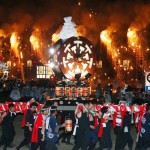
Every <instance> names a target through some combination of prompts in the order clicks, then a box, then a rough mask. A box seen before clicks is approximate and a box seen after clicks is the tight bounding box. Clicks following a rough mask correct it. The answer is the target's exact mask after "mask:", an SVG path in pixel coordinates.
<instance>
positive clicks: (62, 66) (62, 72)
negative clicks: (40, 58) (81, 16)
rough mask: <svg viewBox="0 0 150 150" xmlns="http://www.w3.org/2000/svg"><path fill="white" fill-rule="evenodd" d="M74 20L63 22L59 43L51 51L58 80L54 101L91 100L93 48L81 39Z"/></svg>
mask: <svg viewBox="0 0 150 150" xmlns="http://www.w3.org/2000/svg"><path fill="white" fill-rule="evenodd" d="M71 19H72V17H65V18H64V21H65V23H64V25H63V27H62V29H61V31H60V33H59V34H58V37H59V39H58V41H57V42H56V43H54V45H52V47H51V49H50V54H51V55H50V66H51V68H52V70H53V72H54V74H55V76H56V77H57V78H58V79H59V81H58V82H57V84H56V87H55V95H56V98H55V99H54V100H56V99H57V100H89V99H90V94H91V87H90V85H89V83H88V78H89V77H90V76H92V74H93V73H94V69H95V64H96V59H95V58H96V57H95V51H94V46H93V45H92V43H91V42H90V41H89V40H88V39H86V38H85V37H82V36H78V34H77V31H76V28H75V27H76V25H75V23H74V22H72V21H71Z"/></svg>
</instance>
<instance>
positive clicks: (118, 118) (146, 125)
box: [0, 99, 150, 150]
mask: <svg viewBox="0 0 150 150" xmlns="http://www.w3.org/2000/svg"><path fill="white" fill-rule="evenodd" d="M26 106H28V107H25V108H26V109H25V108H24V109H23V110H22V112H23V114H24V116H23V121H22V127H23V129H24V139H23V140H22V141H21V142H20V144H19V145H18V146H17V147H16V150H21V148H22V147H23V146H25V145H26V146H28V148H29V150H37V149H38V147H40V150H57V149H58V148H57V144H59V141H60V139H62V142H65V143H68V144H72V143H70V138H71V135H73V136H74V140H75V143H74V144H73V148H72V150H78V149H80V148H81V149H82V150H102V149H104V148H106V149H107V150H110V149H112V137H111V128H112V127H113V129H114V133H115V135H116V140H115V150H124V149H125V146H126V145H128V149H129V150H133V149H134V148H133V139H132V136H131V133H130V129H131V125H132V124H134V125H135V127H136V131H137V139H138V140H137V141H136V142H137V144H136V148H135V149H136V150H147V148H150V104H149V103H147V104H142V105H137V104H134V105H132V106H128V105H127V103H126V101H120V102H119V104H118V105H114V104H112V103H110V102H108V103H103V102H101V101H96V100H93V101H89V102H88V101H85V102H83V103H80V104H78V105H77V107H76V110H75V111H74V112H72V115H71V113H64V114H63V113H60V112H58V110H57V102H53V103H52V104H51V106H47V105H45V104H42V105H40V104H39V103H37V102H35V100H33V99H32V100H31V101H30V102H29V103H28V104H27V105H26ZM15 110H16V106H15V104H14V103H11V102H10V103H9V104H8V110H6V111H5V112H3V113H2V114H1V117H0V122H1V124H2V136H1V138H0V146H2V145H4V147H3V150H7V147H13V140H14V138H15V128H14V125H13V120H14V117H15V115H16V113H17V112H15ZM66 116H70V118H71V119H72V125H73V130H72V132H63V133H61V135H59V129H60V128H64V127H66V123H65V119H64V118H65V117H66ZM66 139H67V141H66ZM96 145H99V147H97V148H96Z"/></svg>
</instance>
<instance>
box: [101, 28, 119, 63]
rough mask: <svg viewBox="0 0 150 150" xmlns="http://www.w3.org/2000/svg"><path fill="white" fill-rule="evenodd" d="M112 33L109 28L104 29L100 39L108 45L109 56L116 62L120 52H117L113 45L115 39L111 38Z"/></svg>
mask: <svg viewBox="0 0 150 150" xmlns="http://www.w3.org/2000/svg"><path fill="white" fill-rule="evenodd" d="M111 33H112V31H109V30H107V29H106V30H104V31H102V32H101V34H100V39H101V41H102V43H103V44H104V45H105V46H106V47H107V54H108V57H110V58H111V59H112V61H113V63H114V64H115V60H116V59H117V57H118V54H117V52H116V47H115V46H114V45H113V41H112V39H111Z"/></svg>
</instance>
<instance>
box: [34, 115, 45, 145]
mask: <svg viewBox="0 0 150 150" xmlns="http://www.w3.org/2000/svg"><path fill="white" fill-rule="evenodd" d="M42 124H43V117H42V114H38V115H37V118H36V120H35V123H34V127H33V130H32V137H31V142H34V143H38V129H39V127H42Z"/></svg>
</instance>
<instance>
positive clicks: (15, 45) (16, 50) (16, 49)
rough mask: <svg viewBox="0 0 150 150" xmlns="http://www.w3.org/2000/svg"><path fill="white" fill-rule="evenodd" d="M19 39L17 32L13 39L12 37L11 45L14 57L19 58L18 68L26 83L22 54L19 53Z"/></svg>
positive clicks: (13, 34)
mask: <svg viewBox="0 0 150 150" xmlns="http://www.w3.org/2000/svg"><path fill="white" fill-rule="evenodd" d="M19 39H20V37H19V36H18V34H17V32H13V33H12V35H11V37H10V44H11V51H12V53H13V54H14V56H15V57H16V58H18V62H17V63H18V64H17V66H18V67H19V68H20V70H21V77H22V80H23V81H24V69H23V66H22V64H21V58H20V52H19ZM14 64H15V63H14ZM15 65H16V64H15Z"/></svg>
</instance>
